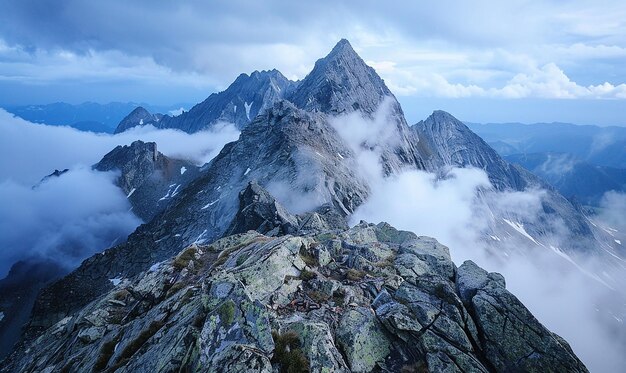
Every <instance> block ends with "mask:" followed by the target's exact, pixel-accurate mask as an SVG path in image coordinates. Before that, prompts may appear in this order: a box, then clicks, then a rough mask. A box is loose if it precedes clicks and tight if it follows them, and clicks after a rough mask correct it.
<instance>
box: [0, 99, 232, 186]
mask: <svg viewBox="0 0 626 373" xmlns="http://www.w3.org/2000/svg"><path fill="white" fill-rule="evenodd" d="M238 136H239V131H238V130H237V129H236V128H235V127H234V125H232V124H228V123H222V124H220V125H217V126H216V127H215V128H214V129H212V130H207V131H202V132H198V133H195V134H188V133H185V132H182V131H178V130H173V129H156V128H154V127H152V126H144V127H135V128H131V129H130V130H128V131H125V132H123V133H120V134H117V135H109V134H95V133H91V132H82V131H79V130H76V129H74V128H71V127H59V126H47V125H43V124H34V123H31V122H28V121H25V120H23V119H20V118H17V117H15V116H13V115H12V114H10V113H8V112H6V111H4V110H2V109H0V154H1V155H2V156H3V158H4V160H5V161H4V162H1V163H0V175H1V176H0V178H1V179H0V180H3V179H12V180H14V181H16V182H19V183H26V184H31V185H32V184H35V183H36V182H38V181H39V180H40V179H41V178H42V177H43V176H45V175H48V174H50V173H51V172H52V171H54V170H55V169H65V168H74V167H75V166H80V165H83V166H91V165H93V164H95V163H97V162H98V161H99V160H100V159H102V156H104V155H105V154H106V153H108V152H109V151H111V150H112V149H113V148H115V147H116V146H118V145H128V144H130V143H132V142H133V141H135V140H143V141H152V142H156V143H157V149H158V150H159V151H160V152H161V153H163V154H165V155H167V156H170V157H175V158H184V159H188V160H191V161H193V162H195V163H197V164H203V163H205V162H208V161H209V160H210V159H212V158H213V157H215V156H216V155H217V153H218V152H219V151H220V150H221V149H222V147H223V146H224V144H226V143H227V142H230V141H234V140H236V139H237V138H238Z"/></svg>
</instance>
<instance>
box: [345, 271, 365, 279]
mask: <svg viewBox="0 0 626 373" xmlns="http://www.w3.org/2000/svg"><path fill="white" fill-rule="evenodd" d="M363 277H365V272H363V271H359V270H358V269H354V268H350V269H349V270H348V271H347V272H346V279H348V280H350V281H360V280H362V279H363Z"/></svg>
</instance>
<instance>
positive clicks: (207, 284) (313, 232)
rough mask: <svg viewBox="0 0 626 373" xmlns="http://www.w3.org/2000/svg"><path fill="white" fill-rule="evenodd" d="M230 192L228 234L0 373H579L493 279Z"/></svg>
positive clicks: (161, 268) (122, 287) (124, 288)
mask: <svg viewBox="0 0 626 373" xmlns="http://www.w3.org/2000/svg"><path fill="white" fill-rule="evenodd" d="M240 197H241V198H240V206H239V211H238V214H237V218H236V219H235V220H234V221H233V223H232V231H233V233H236V234H233V235H230V236H226V237H224V238H222V239H219V240H217V241H215V242H212V243H210V244H208V245H195V244H194V245H191V246H189V247H187V248H185V249H184V250H183V251H181V252H180V253H178V254H177V255H176V256H175V257H173V258H171V259H168V260H165V261H163V262H160V263H157V264H155V265H153V266H152V267H151V268H149V269H148V270H147V271H144V272H142V273H140V274H139V275H138V276H136V277H134V278H131V279H126V280H123V281H121V282H120V283H119V284H117V285H116V286H115V287H114V288H113V289H111V290H110V291H108V292H106V293H104V294H102V295H101V296H99V297H98V298H97V299H96V300H94V301H93V302H91V303H90V304H88V305H86V306H85V307H84V308H82V309H81V310H80V311H78V312H75V313H72V314H70V315H68V316H66V317H64V318H63V319H62V320H60V321H59V322H58V323H56V324H55V325H53V326H52V327H50V328H49V329H47V330H46V331H45V332H44V333H43V334H42V335H41V336H40V337H38V338H37V339H35V340H33V341H31V342H29V343H28V344H26V345H25V346H24V348H23V349H22V350H20V351H19V352H17V353H15V354H14V355H13V356H11V358H10V359H9V360H8V361H7V362H6V364H7V365H5V366H4V367H3V371H12V370H19V371H24V372H35V371H36V372H53V371H64V372H74V371H75V372H84V371H96V372H98V371H118V372H136V371H155V372H173V371H214V372H234V371H237V372H272V371H281V372H301V371H313V372H341V371H346V372H347V371H353V372H370V371H402V372H413V371H415V372H420V371H422V372H427V371H429V372H443V371H446V372H494V371H501V372H511V371H535V372H564V371H567V372H585V371H586V368H585V366H584V365H583V364H582V363H581V362H580V361H579V360H578V359H577V358H576V356H575V355H574V353H573V352H572V350H571V349H570V347H569V346H568V344H567V342H565V341H564V340H563V339H562V338H560V337H559V336H557V335H556V334H553V333H551V332H550V331H548V330H547V329H546V328H544V327H543V326H542V325H541V324H540V323H539V322H538V321H537V320H536V319H535V318H534V317H533V316H532V314H530V312H529V311H528V310H527V309H526V308H525V307H524V306H523V305H522V304H521V302H520V301H519V300H518V299H517V298H516V297H515V296H514V295H512V294H511V293H509V292H508V291H507V290H506V288H505V281H504V278H503V277H502V276H501V275H499V274H497V273H487V272H486V271H484V270H483V269H481V268H480V267H478V266H477V265H476V264H474V263H473V262H471V261H468V262H465V263H463V265H461V266H460V267H458V268H457V267H456V266H455V265H454V263H453V262H452V261H451V259H450V255H449V253H448V249H447V248H446V247H445V246H443V245H441V244H439V243H438V242H437V241H436V240H434V239H432V238H429V237H417V236H416V235H414V234H412V233H410V232H403V231H398V230H396V229H394V228H393V227H391V226H389V225H388V224H385V223H380V224H378V225H373V224H367V223H365V222H361V223H360V224H358V225H357V226H355V227H353V228H351V229H347V230H341V229H331V230H328V228H327V226H328V225H327V224H326V223H325V219H324V217H323V216H320V215H318V214H309V216H305V217H298V216H294V215H291V214H289V212H287V210H286V209H285V208H284V207H282V206H280V204H278V203H277V202H276V201H275V200H274V199H273V198H272V197H271V196H270V195H269V194H268V193H267V192H266V191H264V190H263V189H262V188H260V187H259V186H258V185H256V184H254V183H252V184H250V185H249V186H248V187H247V188H246V190H245V191H243V192H242V193H241V196H240ZM311 220H313V222H311ZM253 227H256V228H257V230H260V231H262V232H266V234H261V233H258V232H256V231H246V232H243V233H237V232H240V231H243V230H245V229H247V228H253ZM287 232H290V233H289V234H285V235H280V234H281V233H287Z"/></svg>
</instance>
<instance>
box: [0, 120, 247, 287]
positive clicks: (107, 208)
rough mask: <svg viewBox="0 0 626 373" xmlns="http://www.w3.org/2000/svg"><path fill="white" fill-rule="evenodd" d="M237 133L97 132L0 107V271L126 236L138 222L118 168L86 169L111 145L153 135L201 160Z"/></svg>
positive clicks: (61, 259) (73, 256) (66, 256)
mask: <svg viewBox="0 0 626 373" xmlns="http://www.w3.org/2000/svg"><path fill="white" fill-rule="evenodd" d="M238 135H239V132H238V131H237V130H236V129H235V127H234V126H233V125H231V124H222V125H220V126H217V127H216V129H214V130H211V131H204V132H199V133H197V134H193V135H190V134H187V133H184V132H181V131H176V130H157V129H155V128H154V127H143V128H134V129H131V130H129V131H126V132H124V133H122V134H118V135H108V134H95V133H90V132H81V131H78V130H76V129H73V128H70V127H56V126H47V125H40V124H34V123H30V122H27V121H25V120H22V119H19V118H16V117H13V116H12V115H11V114H9V113H7V112H6V111H4V110H1V109H0V156H1V157H2V159H3V161H2V162H0V221H2V228H1V229H2V234H0V248H2V249H1V251H0V278H2V277H4V276H5V275H6V274H7V271H8V270H9V268H10V267H11V265H12V264H13V263H14V262H16V261H18V260H52V261H54V262H57V263H58V264H61V265H62V266H63V267H64V268H66V269H67V270H69V269H72V268H73V267H75V266H77V265H78V264H79V263H80V262H81V261H82V260H83V259H85V258H86V257H88V256H90V255H92V254H94V253H96V252H100V251H102V250H104V249H106V248H108V247H111V246H113V245H115V244H116V243H120V242H122V241H124V240H125V239H126V237H127V236H128V234H129V233H131V232H132V231H133V230H134V229H135V228H136V227H137V226H138V225H139V224H140V223H141V220H140V219H138V218H137V217H136V216H135V215H134V214H133V213H132V212H131V206H130V204H129V202H128V200H127V198H126V196H125V195H124V193H123V192H122V191H121V189H119V188H118V187H117V186H116V185H115V180H116V177H117V175H116V174H115V173H110V172H107V173H104V172H97V171H94V170H92V169H91V166H92V165H93V164H95V163H97V162H98V161H99V160H100V159H101V158H102V157H103V156H104V155H105V154H106V153H108V152H109V151H111V150H112V149H113V148H114V147H115V146H117V145H127V144H130V143H131V142H133V141H135V140H143V141H154V142H156V143H157V148H158V150H159V151H161V152H162V153H164V154H166V155H168V156H171V157H176V158H184V159H189V160H191V161H193V162H195V163H197V164H203V163H205V162H207V161H209V160H210V159H212V158H213V157H214V156H215V155H216V154H217V153H218V152H219V151H220V150H221V148H222V147H223V145H224V144H225V143H226V142H229V141H233V140H236V139H237V137H238ZM66 168H67V169H70V171H69V172H67V173H64V174H62V175H61V176H59V177H50V178H48V179H46V181H44V182H42V183H40V184H39V181H40V180H41V179H42V177H44V176H45V175H48V174H50V173H51V172H52V171H54V170H55V169H59V170H62V169H66ZM35 185H37V186H36V187H35V188H33V186H35Z"/></svg>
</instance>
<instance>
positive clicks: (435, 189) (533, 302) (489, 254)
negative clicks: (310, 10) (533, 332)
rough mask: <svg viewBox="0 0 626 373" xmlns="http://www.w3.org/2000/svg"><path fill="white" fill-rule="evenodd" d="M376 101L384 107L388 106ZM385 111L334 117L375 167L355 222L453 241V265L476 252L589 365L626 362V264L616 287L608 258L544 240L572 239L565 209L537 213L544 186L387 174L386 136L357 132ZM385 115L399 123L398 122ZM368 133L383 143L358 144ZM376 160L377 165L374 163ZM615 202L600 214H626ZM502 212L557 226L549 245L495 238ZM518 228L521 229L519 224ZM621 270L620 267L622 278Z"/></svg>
mask: <svg viewBox="0 0 626 373" xmlns="http://www.w3.org/2000/svg"><path fill="white" fill-rule="evenodd" d="M380 110H382V111H384V110H386V109H385V106H384V105H383V106H382V107H381V109H380ZM384 117H385V115H381V113H377V114H376V116H375V118H377V119H375V120H374V121H372V120H371V119H364V118H360V122H361V128H363V130H361V131H359V130H358V129H355V116H354V115H350V116H342V117H338V118H334V119H333V120H332V121H331V122H332V123H333V124H334V126H335V128H337V129H338V131H339V132H340V134H342V136H344V137H346V142H347V143H348V144H350V145H351V146H352V147H353V150H354V151H355V152H356V154H357V156H358V160H359V166H360V167H361V168H362V170H363V171H362V172H364V173H365V174H367V175H370V178H369V180H370V183H371V184H370V186H371V195H370V197H369V198H368V200H367V201H366V202H365V203H364V204H363V205H361V206H360V207H359V208H358V209H357V210H356V211H355V213H354V214H353V215H352V217H351V223H353V224H354V223H357V222H358V221H360V220H366V221H370V222H380V221H386V222H388V223H390V224H391V225H393V226H395V227H396V228H398V229H403V230H408V231H413V232H415V233H416V234H418V235H425V236H432V237H435V238H437V239H438V240H439V241H440V242H442V243H443V244H445V245H447V246H448V247H449V248H450V251H451V255H452V258H453V260H454V261H455V263H457V265H460V264H461V263H462V262H463V261H464V260H468V259H470V260H473V261H475V262H477V263H478V264H479V265H481V266H482V267H484V268H485V269H487V270H490V271H497V272H500V273H502V274H503V275H504V276H505V278H506V281H507V287H508V288H509V289H510V290H511V292H512V293H513V294H515V295H516V296H518V297H519V298H520V300H522V302H523V303H524V304H525V305H526V306H527V307H528V308H529V309H530V310H531V311H532V312H533V314H534V315H535V316H536V317H537V318H538V319H539V321H540V322H542V323H544V324H545V325H546V326H547V327H548V328H549V329H550V330H551V331H554V332H556V333H557V334H559V335H561V336H563V337H564V338H565V339H566V340H567V341H568V342H570V344H571V345H572V348H573V349H574V351H575V352H576V353H577V355H578V356H579V357H580V358H581V359H582V360H583V362H585V364H586V365H587V366H588V367H589V368H590V369H591V370H592V371H598V372H610V371H620V370H623V369H624V367H626V358H625V357H624V356H623V353H622V351H623V350H624V347H625V346H626V333H625V332H624V324H623V322H624V320H623V315H622V314H619V310H622V311H624V309H625V308H626V294H624V293H623V289H624V288H626V287H625V286H624V285H626V283H624V279H625V278H626V276H624V271H621V272H620V271H618V272H617V273H611V274H610V275H612V276H613V277H614V278H616V279H617V281H618V282H619V281H621V285H622V287H621V290H620V291H613V290H610V289H609V288H607V287H606V286H605V285H604V284H602V283H601V282H599V281H594V280H592V279H591V278H590V275H593V274H596V273H602V270H603V269H604V270H606V271H608V269H606V263H602V262H599V261H597V260H596V259H595V258H585V257H584V256H582V255H580V256H577V257H576V258H575V259H576V262H577V263H578V266H579V267H577V266H576V265H572V263H571V262H569V261H568V260H564V259H565V257H564V256H562V255H559V254H557V252H556V251H555V249H552V250H551V249H550V248H549V245H548V244H547V243H548V242H549V243H550V244H552V243H554V245H555V246H557V245H560V246H557V247H560V248H562V249H563V248H566V246H564V245H566V244H567V242H568V239H567V238H566V236H565V233H566V231H565V229H566V228H565V225H564V224H562V222H561V221H559V219H555V221H551V222H545V221H543V222H542V221H540V219H539V214H540V212H541V211H542V201H543V198H545V196H546V192H545V191H543V190H539V189H529V190H526V191H507V192H498V191H496V190H495V189H494V188H492V186H491V184H490V182H489V179H488V177H487V174H486V173H485V171H483V170H479V169H472V168H463V169H460V168H451V169H448V170H440V173H439V174H437V175H436V174H433V173H428V172H424V171H416V170H407V171H404V172H401V173H399V174H397V175H392V176H389V177H386V178H385V177H383V176H382V173H381V172H380V171H381V168H380V163H379V159H380V157H379V156H380V154H379V153H378V150H377V149H381V148H383V147H384V146H385V143H384V137H379V138H378V139H376V138H370V139H367V140H366V141H363V139H362V138H361V135H362V134H363V133H369V132H371V128H372V127H374V128H377V127H379V126H380V123H378V121H379V120H380V118H384ZM344 121H345V123H344ZM344 124H348V125H349V126H350V127H351V128H352V129H351V131H343V132H341V131H340V130H339V129H340V128H341V127H342V125H344ZM387 125H388V127H393V124H392V123H387ZM351 133H356V136H353V135H351ZM350 136H351V137H350ZM355 139H358V141H354V140H355ZM380 139H383V140H382V143H381V140H380ZM367 141H370V142H374V143H376V144H377V146H373V147H363V146H361V145H362V144H364V143H367ZM355 145H356V146H355ZM376 169H377V170H378V172H373V171H372V170H376ZM442 175H443V176H442ZM621 197H622V196H621V195H614V194H609V195H608V196H607V197H606V198H605V201H606V203H605V204H606V205H609V204H610V205H611V206H616V205H617V206H626V198H625V199H624V200H622V198H621ZM622 203H624V204H623V205H622ZM614 211H615V210H614V209H607V210H606V213H605V216H604V219H606V220H611V219H612V220H611V221H613V222H614V224H616V225H617V224H619V221H620V219H618V217H620V216H621V217H623V216H624V215H620V214H619V213H617V214H615V213H613V212H614ZM503 218H507V219H509V220H510V221H511V222H512V224H513V225H515V222H517V221H525V222H530V223H533V224H550V227H549V228H548V229H546V231H548V232H552V233H551V236H549V237H547V238H546V241H545V242H546V244H545V246H544V245H543V244H538V243H536V242H535V241H534V238H532V237H530V238H528V239H526V240H525V239H524V237H521V238H522V240H521V241H520V240H516V241H514V243H513V242H512V241H510V242H507V241H506V240H504V239H502V240H501V239H500V238H498V237H495V236H493V237H491V238H490V237H489V234H488V232H489V229H490V227H492V224H494V223H500V224H503V223H502V220H503ZM621 220H625V219H621ZM518 228H519V229H521V230H523V226H518ZM491 239H493V241H490V240H491ZM496 241H497V242H496ZM494 254H495V255H494ZM561 254H562V253H561ZM618 276H623V277H621V278H622V280H619V279H620V277H618ZM618 290H619V289H618Z"/></svg>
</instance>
